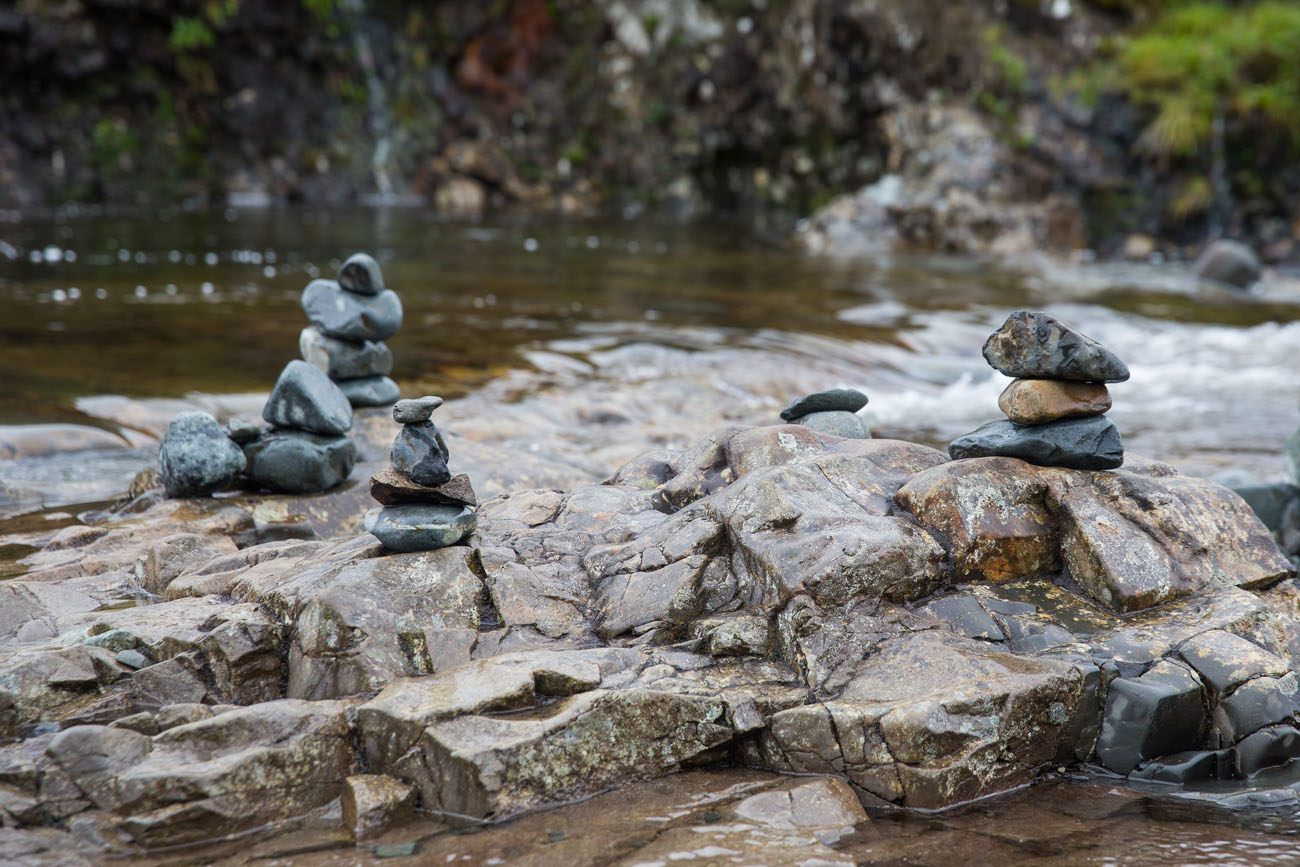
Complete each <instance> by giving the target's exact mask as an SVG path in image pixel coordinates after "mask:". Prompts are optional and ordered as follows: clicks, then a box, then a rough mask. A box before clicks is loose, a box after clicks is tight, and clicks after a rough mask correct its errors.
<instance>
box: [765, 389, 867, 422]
mask: <svg viewBox="0 0 1300 867" xmlns="http://www.w3.org/2000/svg"><path fill="white" fill-rule="evenodd" d="M866 405H867V396H866V395H865V394H863V393H862V392H860V391H858V390H857V389H856V388H832V389H828V390H826V391H819V392H816V393H815V394H807V395H804V396H803V397H801V398H799V399H798V400H796V401H795V402H794V403H792V404H790V405H789V406H787V407H786V408H785V409H783V410H781V418H783V419H785V420H786V421H795V420H796V419H801V418H803V417H804V416H806V415H809V414H811V413H814V412H836V411H840V410H842V411H844V412H857V411H858V410H860V409H862V408H863V407H864V406H866Z"/></svg>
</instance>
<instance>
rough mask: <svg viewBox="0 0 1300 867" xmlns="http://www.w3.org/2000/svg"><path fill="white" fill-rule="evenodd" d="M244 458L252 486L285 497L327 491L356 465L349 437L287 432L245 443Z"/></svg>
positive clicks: (354, 447) (355, 457)
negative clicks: (285, 495) (280, 492)
mask: <svg viewBox="0 0 1300 867" xmlns="http://www.w3.org/2000/svg"><path fill="white" fill-rule="evenodd" d="M244 454H245V455H246V456H247V457H248V475H249V478H251V479H252V481H253V482H254V484H256V485H259V486H260V487H263V488H268V489H270V490H272V491H283V492H284V493H289V494H310V493H316V492H318V491H328V490H329V489H330V488H333V487H336V486H337V485H339V484H340V483H342V482H343V481H344V480H345V479H347V477H348V475H349V474H351V472H352V467H353V465H354V464H356V461H357V447H356V444H355V443H353V442H352V440H351V438H349V437H346V436H336V437H325V436H317V435H316V434H310V433H305V432H303V431H289V430H278V431H272V432H271V433H269V434H266V435H265V436H263V437H261V438H260V439H258V440H256V441H255V442H252V443H249V444H248V445H247V446H245V447H244Z"/></svg>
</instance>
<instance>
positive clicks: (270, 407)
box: [262, 360, 352, 436]
mask: <svg viewBox="0 0 1300 867" xmlns="http://www.w3.org/2000/svg"><path fill="white" fill-rule="evenodd" d="M262 418H264V419H266V421H267V422H269V423H270V424H272V425H274V426H276V427H278V428H288V429H290V430H301V431H307V432H308V433H314V434H321V435H322V436H338V435H341V434H345V433H347V432H348V431H349V430H351V428H352V404H350V403H348V399H347V397H345V396H344V394H343V392H342V391H340V390H339V387H338V386H337V385H335V384H334V383H333V382H332V381H331V380H330V378H329V377H328V376H327V375H326V374H325V371H323V370H321V369H320V368H319V367H316V366H315V365H312V364H308V363H307V362H305V361H296V360H295V361H291V362H289V363H288V364H286V365H285V366H284V370H283V371H282V372H281V373H280V378H279V379H278V380H277V381H276V383H275V388H274V389H272V391H271V396H270V397H269V398H267V400H266V406H264V407H262Z"/></svg>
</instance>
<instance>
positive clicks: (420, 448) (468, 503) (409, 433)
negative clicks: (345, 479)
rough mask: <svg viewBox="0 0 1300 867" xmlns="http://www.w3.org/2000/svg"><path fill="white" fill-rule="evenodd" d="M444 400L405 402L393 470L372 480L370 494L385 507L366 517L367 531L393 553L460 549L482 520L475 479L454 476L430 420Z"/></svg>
mask: <svg viewBox="0 0 1300 867" xmlns="http://www.w3.org/2000/svg"><path fill="white" fill-rule="evenodd" d="M440 406H442V398H440V397H432V396H430V397H420V398H412V399H408V400H399V401H398V402H397V403H396V405H394V406H393V420H394V421H396V422H397V423H398V424H400V425H401V426H402V430H401V432H399V433H398V434H397V438H396V439H394V440H393V449H392V452H391V453H390V455H389V460H390V463H391V466H389V467H387V468H385V469H383V470H380V471H379V472H378V473H376V474H375V475H374V476H373V477H371V479H370V495H371V496H372V497H374V498H375V499H376V500H377V501H378V502H379V503H381V504H382V508H379V509H372V510H371V511H370V512H368V513H367V514H366V530H367V531H369V532H370V533H372V534H374V535H375V537H376V538H378V539H379V541H380V542H381V543H383V546H384V547H385V548H387V549H388V550H390V551H400V552H406V551H432V550H434V549H436V548H446V547H448V546H450V545H455V544H456V543H457V542H459V541H460V540H462V539H464V538H465V537H466V536H468V535H469V534H470V533H472V532H474V527H475V526H476V525H477V523H478V519H477V517H476V516H475V513H474V507H475V506H477V505H478V500H477V499H476V498H475V496H474V488H473V487H471V485H470V482H469V476H466V475H464V474H463V473H462V474H460V475H456V476H453V475H452V474H451V470H449V469H448V468H447V461H448V460H449V458H450V453H449V452H448V451H447V443H446V442H445V441H443V438H442V434H441V433H440V432H439V431H438V428H437V426H436V425H435V424H434V423H433V422H432V421H431V420H430V419H431V418H432V416H433V411H434V410H435V409H437V408H438V407H440Z"/></svg>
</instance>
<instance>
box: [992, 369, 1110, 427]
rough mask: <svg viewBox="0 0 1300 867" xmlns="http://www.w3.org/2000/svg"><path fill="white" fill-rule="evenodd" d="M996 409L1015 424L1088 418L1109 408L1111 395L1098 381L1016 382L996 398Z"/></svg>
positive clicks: (1019, 380)
mask: <svg viewBox="0 0 1300 867" xmlns="http://www.w3.org/2000/svg"><path fill="white" fill-rule="evenodd" d="M998 409H1000V410H1002V412H1003V413H1004V414H1005V415H1006V417H1007V418H1009V419H1011V420H1012V421H1013V422H1015V423H1016V424H1046V423H1047V422H1050V421H1060V420H1061V419H1066V418H1087V417H1088V416H1092V415H1104V414H1105V413H1106V411H1107V410H1109V409H1110V392H1109V391H1107V389H1106V386H1105V385H1103V384H1102V383H1099V382H1069V381H1066V380H1061V379H1017V380H1015V381H1014V382H1012V383H1011V384H1010V385H1008V386H1007V387H1006V389H1004V390H1003V392H1002V394H1001V396H1000V397H998Z"/></svg>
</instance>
